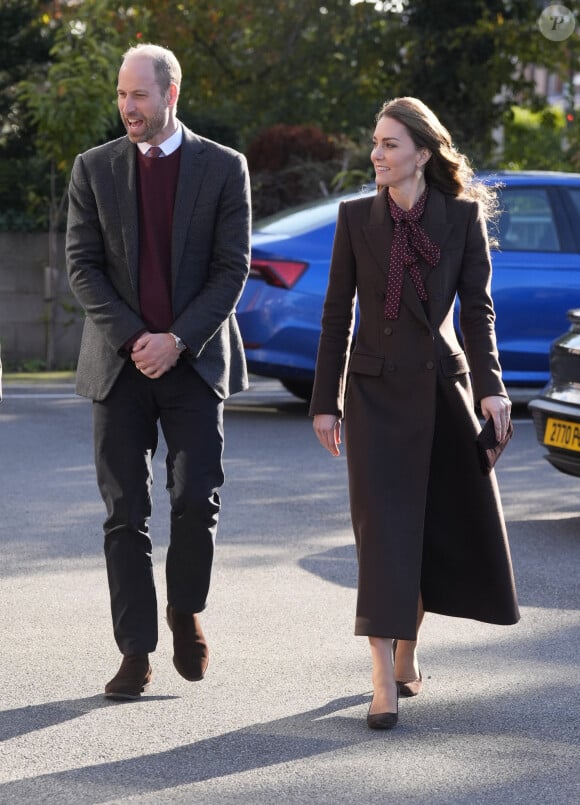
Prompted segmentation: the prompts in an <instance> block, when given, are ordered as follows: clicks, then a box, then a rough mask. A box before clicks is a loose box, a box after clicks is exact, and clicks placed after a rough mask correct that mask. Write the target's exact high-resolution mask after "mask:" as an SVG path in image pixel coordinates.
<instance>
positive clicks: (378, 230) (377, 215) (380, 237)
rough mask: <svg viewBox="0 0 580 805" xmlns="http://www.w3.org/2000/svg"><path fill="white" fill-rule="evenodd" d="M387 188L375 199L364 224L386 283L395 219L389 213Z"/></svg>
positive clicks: (366, 235)
mask: <svg viewBox="0 0 580 805" xmlns="http://www.w3.org/2000/svg"><path fill="white" fill-rule="evenodd" d="M386 192H387V191H386V188H383V189H382V190H381V191H380V192H379V193H377V195H376V196H375V197H374V199H373V203H372V205H371V211H370V215H369V222H368V224H366V226H363V235H364V237H365V240H366V243H367V246H368V247H369V249H370V252H371V254H372V256H373V258H374V261H375V263H376V265H377V269H378V271H379V272H380V276H381V278H382V279H381V281H382V282H384V283H386V275H387V274H386V272H387V259H388V256H389V252H390V250H391V240H392V238H393V221H392V218H391V216H390V215H389V214H388V213H387V197H386Z"/></svg>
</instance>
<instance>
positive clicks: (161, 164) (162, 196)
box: [137, 148, 181, 333]
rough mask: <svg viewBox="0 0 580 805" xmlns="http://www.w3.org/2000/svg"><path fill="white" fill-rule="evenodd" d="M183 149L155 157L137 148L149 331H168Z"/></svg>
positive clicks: (142, 288) (142, 286)
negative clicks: (178, 185) (173, 229)
mask: <svg viewBox="0 0 580 805" xmlns="http://www.w3.org/2000/svg"><path fill="white" fill-rule="evenodd" d="M180 156H181V148H178V149H177V150H176V151H174V152H173V153H172V154H170V155H169V156H168V157H160V158H159V159H151V158H150V157H145V156H143V154H142V153H141V151H139V150H138V151H137V165H138V183H137V186H138V198H139V301H140V304H141V316H142V318H143V321H144V322H145V324H146V325H147V328H148V329H149V332H152V333H167V332H169V331H170V330H171V325H172V324H173V310H172V307H171V231H172V226H173V206H174V202H175V192H176V189H177V174H178V172H179V160H180Z"/></svg>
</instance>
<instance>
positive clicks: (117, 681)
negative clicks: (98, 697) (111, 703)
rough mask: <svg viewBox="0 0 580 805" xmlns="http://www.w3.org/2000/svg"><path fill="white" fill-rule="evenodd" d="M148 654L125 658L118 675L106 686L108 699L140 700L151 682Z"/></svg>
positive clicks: (132, 655)
mask: <svg viewBox="0 0 580 805" xmlns="http://www.w3.org/2000/svg"><path fill="white" fill-rule="evenodd" d="M151 676H152V671H151V666H150V665H149V655H148V654H130V655H128V656H127V657H123V662H122V663H121V667H120V668H119V670H118V671H117V674H116V675H115V676H114V677H113V678H112V679H111V681H110V682H107V684H106V685H105V696H106V697H107V698H108V699H138V698H139V697H140V696H141V694H142V693H143V692H144V691H145V690H146V689H147V688H148V687H149V683H150V682H151Z"/></svg>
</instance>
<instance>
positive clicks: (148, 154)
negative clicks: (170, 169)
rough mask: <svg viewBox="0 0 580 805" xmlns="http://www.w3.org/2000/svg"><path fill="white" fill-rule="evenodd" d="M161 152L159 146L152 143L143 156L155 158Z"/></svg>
mask: <svg viewBox="0 0 580 805" xmlns="http://www.w3.org/2000/svg"><path fill="white" fill-rule="evenodd" d="M162 154H163V151H162V150H161V148H159V146H158V145H152V146H151V147H150V148H149V150H148V151H147V152H146V153H145V156H146V157H149V158H150V159H157V158H158V157H160V156H161V155H162Z"/></svg>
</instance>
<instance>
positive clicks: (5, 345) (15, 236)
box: [0, 232, 83, 371]
mask: <svg viewBox="0 0 580 805" xmlns="http://www.w3.org/2000/svg"><path fill="white" fill-rule="evenodd" d="M47 264H48V235H45V234H42V233H39V234H37V233H33V234H28V233H20V232H18V233H12V232H0V343H1V345H2V362H3V364H4V371H6V370H7V369H8V368H10V367H16V366H18V365H21V364H22V363H23V362H25V361H35V360H42V361H44V360H45V359H46V354H47V323H46V321H47V302H46V298H45V297H46V280H47V272H48V269H47V268H46V266H47ZM64 265H65V263H64V235H63V236H62V237H61V238H60V240H59V258H58V270H57V271H54V272H53V278H54V283H53V285H54V296H55V298H56V303H55V304H56V326H55V330H54V355H55V364H56V365H55V368H63V369H64V368H74V367H75V366H76V362H77V358H78V351H79V346H80V337H81V330H82V322H83V316H82V313H81V312H80V309H79V308H78V305H77V304H76V302H75V300H74V298H73V296H72V294H71V293H70V290H69V287H68V282H67V278H66V272H65V268H64Z"/></svg>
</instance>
